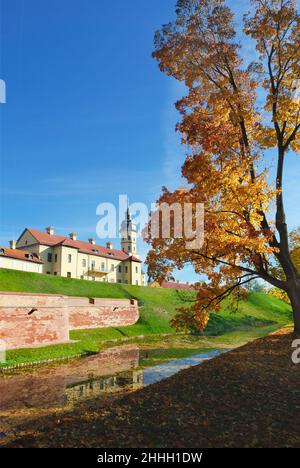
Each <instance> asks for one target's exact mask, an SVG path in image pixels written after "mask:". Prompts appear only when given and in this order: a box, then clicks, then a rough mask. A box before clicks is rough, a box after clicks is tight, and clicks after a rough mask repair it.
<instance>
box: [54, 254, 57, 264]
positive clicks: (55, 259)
mask: <svg viewBox="0 0 300 468" xmlns="http://www.w3.org/2000/svg"><path fill="white" fill-rule="evenodd" d="M54 261H55V263H56V262H57V254H55V256H54Z"/></svg>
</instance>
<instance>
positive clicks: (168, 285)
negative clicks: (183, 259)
mask: <svg viewBox="0 0 300 468" xmlns="http://www.w3.org/2000/svg"><path fill="white" fill-rule="evenodd" d="M161 287H162V288H165V289H189V290H195V289H196V287H195V286H194V285H192V284H187V283H178V282H176V281H163V282H162V283H161Z"/></svg>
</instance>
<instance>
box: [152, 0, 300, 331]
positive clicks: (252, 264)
mask: <svg viewBox="0 0 300 468" xmlns="http://www.w3.org/2000/svg"><path fill="white" fill-rule="evenodd" d="M244 34H245V35H247V36H250V38H252V40H253V41H252V42H253V43H256V49H257V54H258V56H259V58H258V63H250V64H245V63H244V61H243V59H242V52H241V46H240V45H239V44H238V43H237V40H236V32H235V25H234V18H233V13H232V11H231V10H230V9H229V8H228V7H227V6H226V4H225V3H224V1H223V0H178V2H177V7H176V19H175V21H174V22H171V23H169V24H167V25H164V26H163V28H162V30H161V31H159V32H157V33H156V35H155V52H154V57H155V58H156V59H157V60H158V62H159V66H160V69H161V70H162V71H163V72H165V73H167V74H168V75H171V76H172V77H173V78H175V79H177V80H180V81H183V82H184V83H185V85H186V86H187V88H188V94H187V96H185V97H183V98H182V99H181V100H180V101H179V102H177V104H176V105H177V109H178V110H179V112H180V113H181V116H182V119H181V122H180V123H179V124H178V130H179V131H180V132H181V134H182V143H183V144H185V145H186V146H187V148H188V151H189V154H188V155H187V157H186V160H185V162H184V164H183V167H182V174H183V176H184V177H185V178H186V180H187V182H188V186H187V188H186V189H185V190H183V189H178V190H175V191H174V192H170V191H168V190H167V189H166V188H163V193H162V195H161V197H160V199H159V201H158V202H159V203H163V202H167V203H170V204H172V203H174V202H177V203H180V204H184V203H187V202H189V203H196V202H197V203H198V202H203V203H204V205H205V242H204V245H203V246H202V247H199V248H197V249H193V250H191V249H187V248H186V243H185V241H186V239H185V238H175V237H174V238H173V239H165V238H162V237H159V236H158V237H156V238H151V237H149V243H150V244H151V246H152V249H151V250H150V252H149V255H148V266H149V273H150V275H151V276H152V277H155V278H156V279H158V280H162V279H163V278H164V277H166V276H167V275H168V274H170V273H171V271H172V270H173V269H174V268H183V267H184V265H186V264H187V263H189V264H192V265H193V267H194V269H195V271H196V272H197V273H201V274H205V275H206V276H207V278H208V282H209V290H210V293H209V294H208V295H206V296H205V297H203V296H202V295H201V294H199V295H198V298H197V301H196V302H195V304H194V305H193V306H192V308H191V309H190V310H189V311H181V313H180V314H179V316H178V317H177V324H179V325H182V324H193V325H194V326H197V327H198V328H203V327H204V326H205V325H206V323H207V321H208V317H209V312H210V311H211V310H212V309H213V310H215V309H216V308H218V307H219V304H220V302H221V300H223V299H224V298H225V297H227V296H228V295H229V294H231V293H234V292H235V291H236V289H237V288H239V287H240V286H242V285H243V284H246V283H249V282H250V281H252V280H255V279H257V278H261V279H263V280H265V281H267V282H268V283H270V284H271V285H272V286H275V287H277V288H280V289H282V290H284V291H285V292H286V293H287V294H288V296H289V298H290V300H291V304H292V308H293V315H294V323H295V332H296V333H297V334H300V275H299V271H298V270H297V268H296V265H295V263H294V261H293V258H292V256H291V250H290V245H289V236H288V227H287V221H286V215H285V207H284V185H283V175H284V164H285V160H286V158H287V157H289V158H295V153H297V152H299V150H300V135H299V133H300V109H299V99H297V94H296V93H295V88H296V87H297V84H298V85H300V81H299V80H300V19H299V14H298V11H297V6H296V2H295V1H294V0H254V1H253V2H252V11H251V12H250V13H248V14H247V15H246V16H245V18H244ZM249 41H250V39H249ZM297 80H298V81H297ZM270 148H273V152H274V153H275V154H276V162H275V164H276V167H275V171H276V176H275V180H274V183H272V182H270V179H269V175H268V170H269V166H270V165H271V163H268V162H267V161H266V159H265V156H264V150H266V149H270ZM295 164H296V159H295ZM272 213H275V214H274V216H273V215H272ZM275 260H276V261H277V262H278V263H279V264H280V266H281V268H282V271H283V272H284V277H283V278H282V277H280V276H277V275H276V274H274V261H275Z"/></svg>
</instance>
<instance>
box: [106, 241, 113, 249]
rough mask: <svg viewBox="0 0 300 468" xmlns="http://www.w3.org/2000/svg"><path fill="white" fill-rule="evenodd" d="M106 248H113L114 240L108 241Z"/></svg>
mask: <svg viewBox="0 0 300 468" xmlns="http://www.w3.org/2000/svg"><path fill="white" fill-rule="evenodd" d="M106 248H107V249H110V250H112V248H113V245H112V242H106Z"/></svg>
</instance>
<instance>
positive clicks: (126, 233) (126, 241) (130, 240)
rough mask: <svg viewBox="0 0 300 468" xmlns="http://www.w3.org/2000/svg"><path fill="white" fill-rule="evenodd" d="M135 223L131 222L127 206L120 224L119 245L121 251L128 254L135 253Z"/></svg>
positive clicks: (135, 254)
mask: <svg viewBox="0 0 300 468" xmlns="http://www.w3.org/2000/svg"><path fill="white" fill-rule="evenodd" d="M136 234H137V233H136V225H135V224H134V223H133V222H132V218H131V213H130V211H129V208H127V210H126V215H125V219H124V221H123V222H122V225H121V238H122V240H121V247H122V250H123V252H125V253H127V254H128V255H134V256H135V257H138V255H137V248H136Z"/></svg>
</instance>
